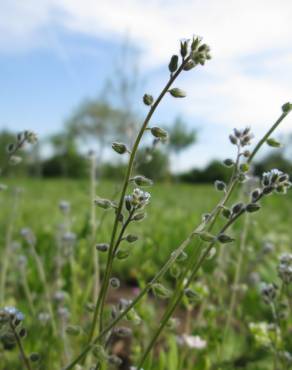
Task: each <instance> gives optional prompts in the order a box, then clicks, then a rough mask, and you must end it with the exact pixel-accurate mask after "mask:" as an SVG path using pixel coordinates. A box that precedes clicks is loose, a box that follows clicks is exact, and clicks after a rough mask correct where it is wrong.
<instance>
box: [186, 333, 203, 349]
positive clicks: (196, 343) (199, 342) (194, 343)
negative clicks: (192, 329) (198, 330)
mask: <svg viewBox="0 0 292 370" xmlns="http://www.w3.org/2000/svg"><path fill="white" fill-rule="evenodd" d="M182 339H183V343H184V344H185V345H186V346H187V347H189V348H192V349H204V348H206V347H207V341H206V340H204V339H202V338H201V337H200V336H199V335H188V334H183V335H182Z"/></svg>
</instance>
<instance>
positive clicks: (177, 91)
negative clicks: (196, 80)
mask: <svg viewBox="0 0 292 370" xmlns="http://www.w3.org/2000/svg"><path fill="white" fill-rule="evenodd" d="M168 91H169V93H170V95H172V96H173V97H174V98H185V97H186V96H187V94H186V92H185V91H183V90H181V89H179V88H178V87H174V88H173V89H170V90H168Z"/></svg>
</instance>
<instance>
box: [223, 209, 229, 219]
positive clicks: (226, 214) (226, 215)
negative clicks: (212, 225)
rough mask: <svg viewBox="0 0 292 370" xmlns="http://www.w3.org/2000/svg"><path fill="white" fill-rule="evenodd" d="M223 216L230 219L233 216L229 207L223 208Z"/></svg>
mask: <svg viewBox="0 0 292 370" xmlns="http://www.w3.org/2000/svg"><path fill="white" fill-rule="evenodd" d="M222 216H223V217H225V218H227V219H229V218H230V217H231V211H230V209H229V208H223V209H222Z"/></svg>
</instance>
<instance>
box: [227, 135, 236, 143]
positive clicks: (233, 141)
mask: <svg viewBox="0 0 292 370" xmlns="http://www.w3.org/2000/svg"><path fill="white" fill-rule="evenodd" d="M229 140H230V142H231V144H233V145H236V144H237V139H236V137H235V136H233V135H229Z"/></svg>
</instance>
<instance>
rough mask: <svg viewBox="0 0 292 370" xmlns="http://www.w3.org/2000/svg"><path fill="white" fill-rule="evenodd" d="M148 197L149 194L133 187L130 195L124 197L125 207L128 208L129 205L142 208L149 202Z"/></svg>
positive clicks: (129, 207)
mask: <svg viewBox="0 0 292 370" xmlns="http://www.w3.org/2000/svg"><path fill="white" fill-rule="evenodd" d="M150 197H151V195H150V194H149V193H148V192H146V191H143V190H141V189H139V188H135V189H134V191H133V193H132V194H131V195H127V196H126V197H125V202H126V207H127V209H128V210H129V209H131V207H134V208H136V209H142V208H144V207H145V206H146V205H147V204H148V203H149V201H150Z"/></svg>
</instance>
